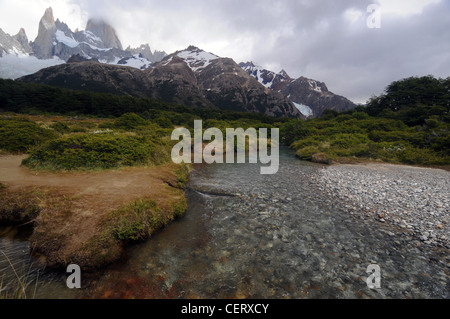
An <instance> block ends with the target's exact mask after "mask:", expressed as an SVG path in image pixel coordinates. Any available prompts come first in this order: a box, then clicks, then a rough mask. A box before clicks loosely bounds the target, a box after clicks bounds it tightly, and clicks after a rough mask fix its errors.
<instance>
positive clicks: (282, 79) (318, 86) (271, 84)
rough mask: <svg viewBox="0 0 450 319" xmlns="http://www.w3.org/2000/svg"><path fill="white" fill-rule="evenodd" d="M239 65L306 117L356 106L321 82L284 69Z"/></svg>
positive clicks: (252, 64)
mask: <svg viewBox="0 0 450 319" xmlns="http://www.w3.org/2000/svg"><path fill="white" fill-rule="evenodd" d="M239 65H240V67H242V68H243V69H244V70H246V71H247V72H248V74H250V75H251V76H252V77H254V78H255V79H256V80H258V81H259V82H260V83H261V84H262V85H264V86H265V87H267V88H269V89H271V90H272V91H275V92H279V93H281V94H282V95H284V96H286V97H287V98H289V100H290V101H292V102H293V103H294V105H295V106H296V107H297V108H298V109H299V110H300V112H301V113H302V114H303V115H305V116H306V117H317V116H320V115H322V113H323V112H324V111H325V110H327V109H330V110H335V111H338V112H342V111H347V110H351V109H354V108H356V105H355V104H354V103H353V102H351V101H350V100H348V99H346V98H345V97H342V96H339V95H336V94H334V93H332V92H330V91H329V90H328V88H327V86H326V85H325V83H323V82H319V81H316V80H311V79H307V78H305V77H300V78H298V79H293V78H291V77H290V76H289V75H288V74H287V73H286V71H284V70H282V71H281V72H280V73H275V72H272V71H268V70H266V69H264V68H263V67H261V66H258V65H256V64H254V63H253V62H247V63H240V64H239Z"/></svg>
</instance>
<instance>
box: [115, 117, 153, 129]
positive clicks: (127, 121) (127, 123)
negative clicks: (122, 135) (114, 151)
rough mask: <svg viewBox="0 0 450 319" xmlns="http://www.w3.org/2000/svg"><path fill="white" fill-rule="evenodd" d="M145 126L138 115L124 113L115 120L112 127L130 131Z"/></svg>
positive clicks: (145, 122)
mask: <svg viewBox="0 0 450 319" xmlns="http://www.w3.org/2000/svg"><path fill="white" fill-rule="evenodd" d="M147 124H148V122H147V121H146V120H145V119H143V118H142V117H140V116H139V115H137V114H135V113H126V114H124V115H122V116H121V117H119V118H118V119H116V120H115V122H114V127H115V128H119V129H123V130H126V131H132V130H134V129H136V128H138V127H141V126H145V125H147Z"/></svg>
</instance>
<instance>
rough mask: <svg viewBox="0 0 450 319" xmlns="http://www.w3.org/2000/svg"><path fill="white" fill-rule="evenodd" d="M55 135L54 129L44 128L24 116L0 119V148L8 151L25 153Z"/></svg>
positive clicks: (53, 137) (55, 136)
mask: <svg viewBox="0 0 450 319" xmlns="http://www.w3.org/2000/svg"><path fill="white" fill-rule="evenodd" d="M57 137H58V134H57V133H56V132H55V131H53V130H48V129H44V128H42V127H40V126H39V125H38V124H36V123H34V122H33V121H30V120H28V119H25V118H13V119H0V149H3V150H6V151H9V152H13V153H26V152H28V151H30V150H31V149H32V148H33V147H36V146H38V145H41V144H43V143H44V142H46V141H48V140H51V139H55V138H57Z"/></svg>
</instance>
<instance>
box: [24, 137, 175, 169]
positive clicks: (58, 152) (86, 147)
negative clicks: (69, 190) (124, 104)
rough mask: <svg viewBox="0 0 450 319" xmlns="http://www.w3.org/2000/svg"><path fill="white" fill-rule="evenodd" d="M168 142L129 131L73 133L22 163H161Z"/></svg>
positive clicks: (71, 166) (58, 166)
mask: <svg viewBox="0 0 450 319" xmlns="http://www.w3.org/2000/svg"><path fill="white" fill-rule="evenodd" d="M168 154H169V153H168V151H166V146H164V145H158V144H156V143H153V142H152V141H150V140H149V139H147V138H146V137H141V136H133V135H130V134H118V133H103V134H102V133H100V134H87V133H84V134H83V133H80V134H73V135H68V136H64V137H61V138H59V139H55V140H52V141H50V142H48V143H46V144H45V145H43V146H42V147H41V148H39V149H36V150H35V151H33V152H32V153H31V156H30V157H29V158H27V159H26V160H24V162H23V164H24V165H25V166H27V167H30V168H38V169H39V168H45V169H53V170H73V169H108V168H118V167H122V166H133V165H152V164H162V163H164V162H166V161H167V160H168V158H167V156H168Z"/></svg>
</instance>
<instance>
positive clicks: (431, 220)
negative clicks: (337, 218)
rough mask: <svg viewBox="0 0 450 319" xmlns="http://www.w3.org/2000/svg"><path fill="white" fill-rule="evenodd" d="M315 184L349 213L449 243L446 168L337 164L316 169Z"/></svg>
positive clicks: (431, 240) (449, 200)
mask: <svg viewBox="0 0 450 319" xmlns="http://www.w3.org/2000/svg"><path fill="white" fill-rule="evenodd" d="M315 180H316V182H317V184H318V185H319V187H320V189H321V190H322V191H323V192H324V193H326V194H328V195H329V196H332V197H333V198H335V199H336V200H339V201H341V202H343V203H344V206H345V207H346V208H347V210H348V213H350V214H366V215H367V217H370V218H374V222H378V223H387V224H392V225H394V226H395V227H399V228H401V229H403V230H405V231H407V233H408V234H410V235H411V236H412V237H413V238H415V239H417V240H420V241H421V242H423V243H425V244H427V245H437V246H441V247H446V248H450V172H448V171H445V170H441V169H431V168H419V167H413V166H404V165H392V164H377V163H366V164H358V165H354V164H351V165H350V164H338V165H333V166H329V167H326V168H324V169H322V170H320V172H319V174H318V175H317V176H316V177H315Z"/></svg>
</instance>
